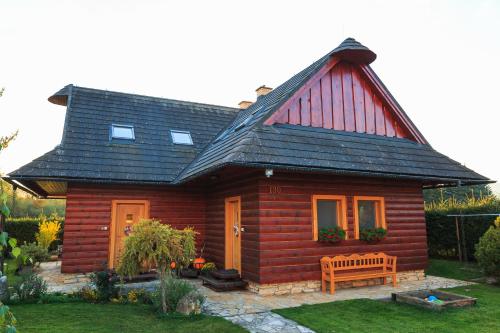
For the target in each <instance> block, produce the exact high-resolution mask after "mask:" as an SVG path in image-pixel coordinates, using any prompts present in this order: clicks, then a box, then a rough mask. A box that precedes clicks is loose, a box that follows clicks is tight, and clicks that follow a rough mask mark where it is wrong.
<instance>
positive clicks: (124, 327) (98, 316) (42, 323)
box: [11, 303, 246, 333]
mask: <svg viewBox="0 0 500 333" xmlns="http://www.w3.org/2000/svg"><path fill="white" fill-rule="evenodd" d="M11 310H12V312H13V313H14V315H15V316H16V318H17V320H18V324H17V329H18V330H19V331H20V332H23V333H30V332H31V333H35V332H36V333H84V332H85V333H86V332H93V333H111V332H113V333H114V332H127V333H135V332H137V333H139V332H141V333H152V332H169V333H176V332H203V333H211V332H217V333H219V332H228V333H233V332H234V333H239V332H246V331H245V330H244V329H243V328H241V327H239V326H236V325H234V324H232V323H230V322H229V321H226V320H225V319H222V318H218V317H210V316H203V315H200V316H191V317H184V316H180V315H177V316H174V317H171V318H169V317H159V316H158V315H157V314H155V313H154V312H153V311H152V309H151V307H150V306H146V305H120V304H89V303H60V304H27V305H15V306H14V305H13V306H11Z"/></svg>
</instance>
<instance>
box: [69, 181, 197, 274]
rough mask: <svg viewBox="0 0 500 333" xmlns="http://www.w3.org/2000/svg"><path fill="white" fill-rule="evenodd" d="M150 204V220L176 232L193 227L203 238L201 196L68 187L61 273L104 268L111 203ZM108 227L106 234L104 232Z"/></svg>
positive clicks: (178, 191) (168, 190)
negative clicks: (154, 220)
mask: <svg viewBox="0 0 500 333" xmlns="http://www.w3.org/2000/svg"><path fill="white" fill-rule="evenodd" d="M120 199H121V200H149V201H150V217H151V218H156V219H160V220H161V221H162V222H163V223H167V224H170V225H172V226H174V227H176V228H184V227H187V226H192V227H194V228H195V230H196V231H197V232H199V235H198V236H197V243H198V246H199V245H200V244H201V243H202V242H203V239H204V234H205V198H204V194H203V192H201V191H199V190H196V189H186V188H182V187H176V188H173V187H158V186H157V187H154V186H125V185H121V186H118V185H115V186H113V185H81V184H69V186H68V192H67V201H66V221H65V226H64V249H63V252H64V253H63V261H62V271H63V272H64V273H76V272H90V271H95V270H98V269H102V267H105V266H106V264H107V260H108V251H109V233H110V230H109V226H110V222H111V201H112V200H120ZM106 227H107V230H105V228H106Z"/></svg>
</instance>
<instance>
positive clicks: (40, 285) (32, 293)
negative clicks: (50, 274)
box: [13, 273, 47, 303]
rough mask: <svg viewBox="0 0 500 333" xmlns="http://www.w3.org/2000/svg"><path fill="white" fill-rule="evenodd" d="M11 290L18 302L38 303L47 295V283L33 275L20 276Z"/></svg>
mask: <svg viewBox="0 0 500 333" xmlns="http://www.w3.org/2000/svg"><path fill="white" fill-rule="evenodd" d="M13 290H14V292H15V294H16V295H17V299H18V300H19V302H21V303H24V302H32V301H38V300H39V299H40V298H41V297H42V296H43V295H45V294H46V293H47V283H46V282H45V281H44V280H43V279H42V278H41V277H39V276H38V275H36V274H34V273H30V274H23V275H21V280H20V281H19V282H17V283H16V284H14V286H13Z"/></svg>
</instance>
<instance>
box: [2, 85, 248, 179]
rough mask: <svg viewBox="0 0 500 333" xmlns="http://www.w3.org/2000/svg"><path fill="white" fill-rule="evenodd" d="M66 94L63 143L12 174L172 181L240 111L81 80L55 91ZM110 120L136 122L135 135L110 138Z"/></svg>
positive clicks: (113, 122)
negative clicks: (182, 139)
mask: <svg viewBox="0 0 500 333" xmlns="http://www.w3.org/2000/svg"><path fill="white" fill-rule="evenodd" d="M65 94H68V95H70V101H69V103H70V105H69V108H68V111H67V115H66V123H65V131H64V135H63V140H62V142H61V145H59V146H58V147H56V148H55V149H54V150H52V151H50V152H48V153H47V154H45V155H43V156H41V157H39V158H37V159H36V160H34V161H33V162H31V163H29V164H27V165H25V166H23V167H21V168H20V169H18V170H16V171H14V172H12V173H11V174H10V176H11V177H13V178H15V177H16V176H23V177H49V178H50V177H56V178H84V179H106V180H115V181H116V180H124V181H140V182H171V181H172V180H173V179H174V178H175V177H176V176H177V175H178V174H179V173H180V172H181V170H183V169H184V168H185V167H186V166H187V165H188V164H189V163H190V162H191V161H192V160H193V158H194V157H195V156H196V155H197V154H198V153H199V152H200V151H201V150H202V149H203V148H204V147H205V145H207V144H208V143H209V142H210V141H211V140H212V139H213V137H214V136H215V135H216V134H217V133H218V132H219V131H220V130H221V129H223V128H224V127H225V126H227V124H228V123H229V122H230V121H231V120H232V119H234V117H235V116H236V112H237V111H238V109H233V108H227V107H222V106H215V105H206V104H199V103H191V102H183V101H176V100H169V99H163V98H155V97H147V96H139V95H132V94H124V93H117V92H110V91H104V90H96V89H88V88H81V87H76V86H69V87H65V88H64V89H62V90H61V91H59V92H58V93H56V95H55V96H57V98H58V100H61V98H62V97H64V96H65ZM50 99H51V100H53V99H54V97H53V96H52V97H51V98H50ZM111 124H130V125H133V126H134V131H135V141H133V142H127V141H123V140H121V141H117V140H114V141H110V139H109V131H110V126H111ZM170 130H184V131H189V132H191V136H192V138H193V143H194V145H193V146H187V145H175V144H173V143H172V138H171V136H170Z"/></svg>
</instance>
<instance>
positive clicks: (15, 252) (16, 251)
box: [12, 247, 21, 258]
mask: <svg viewBox="0 0 500 333" xmlns="http://www.w3.org/2000/svg"><path fill="white" fill-rule="evenodd" d="M20 254H21V248H19V247H14V248H13V249H12V255H13V256H14V258H17V257H19V255H20Z"/></svg>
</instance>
